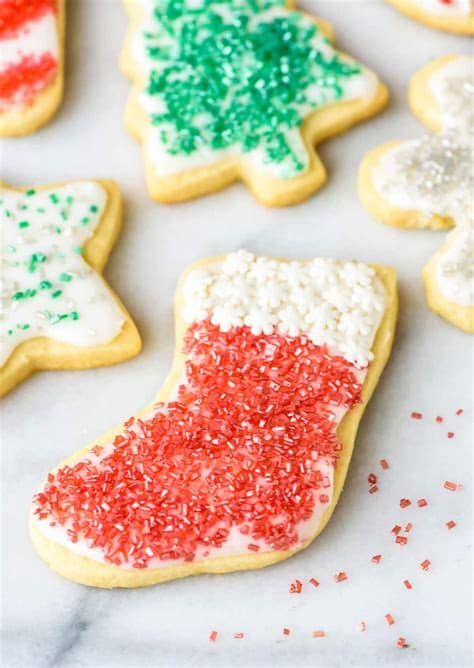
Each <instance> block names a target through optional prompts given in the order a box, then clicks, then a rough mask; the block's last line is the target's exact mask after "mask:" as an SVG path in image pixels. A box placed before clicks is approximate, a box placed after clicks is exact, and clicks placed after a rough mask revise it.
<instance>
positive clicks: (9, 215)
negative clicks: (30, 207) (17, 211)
mask: <svg viewBox="0 0 474 668" xmlns="http://www.w3.org/2000/svg"><path fill="white" fill-rule="evenodd" d="M5 216H6V217H7V218H11V217H12V212H11V211H9V210H8V209H5Z"/></svg>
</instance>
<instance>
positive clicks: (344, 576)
mask: <svg viewBox="0 0 474 668" xmlns="http://www.w3.org/2000/svg"><path fill="white" fill-rule="evenodd" d="M344 580H347V573H346V572H345V571H341V572H340V573H338V574H337V575H335V576H334V581H335V582H344Z"/></svg>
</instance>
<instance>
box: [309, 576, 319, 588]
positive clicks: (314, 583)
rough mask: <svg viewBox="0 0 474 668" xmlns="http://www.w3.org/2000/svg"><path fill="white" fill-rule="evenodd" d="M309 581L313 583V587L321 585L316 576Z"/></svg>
mask: <svg viewBox="0 0 474 668" xmlns="http://www.w3.org/2000/svg"><path fill="white" fill-rule="evenodd" d="M309 582H310V583H311V584H312V585H313V587H319V582H318V581H317V580H316V578H310V580H309Z"/></svg>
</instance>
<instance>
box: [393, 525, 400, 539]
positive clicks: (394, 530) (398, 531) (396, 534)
mask: <svg viewBox="0 0 474 668" xmlns="http://www.w3.org/2000/svg"><path fill="white" fill-rule="evenodd" d="M401 530H402V527H401V526H400V525H399V524H395V526H394V527H393V529H392V531H391V533H394V534H395V536H398V534H399V533H400V531H401Z"/></svg>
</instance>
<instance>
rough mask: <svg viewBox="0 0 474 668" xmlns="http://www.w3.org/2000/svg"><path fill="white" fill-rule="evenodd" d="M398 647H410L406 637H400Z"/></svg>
mask: <svg viewBox="0 0 474 668" xmlns="http://www.w3.org/2000/svg"><path fill="white" fill-rule="evenodd" d="M397 647H400V649H405V647H409V644H408V643H407V641H406V638H402V637H401V636H400V638H399V639H398V640H397Z"/></svg>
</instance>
